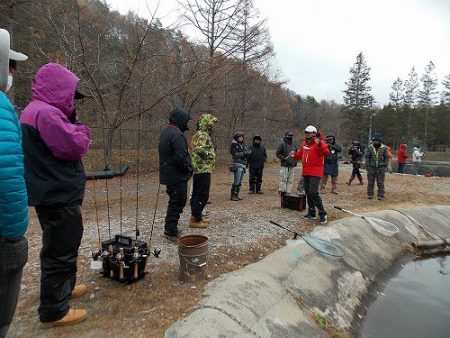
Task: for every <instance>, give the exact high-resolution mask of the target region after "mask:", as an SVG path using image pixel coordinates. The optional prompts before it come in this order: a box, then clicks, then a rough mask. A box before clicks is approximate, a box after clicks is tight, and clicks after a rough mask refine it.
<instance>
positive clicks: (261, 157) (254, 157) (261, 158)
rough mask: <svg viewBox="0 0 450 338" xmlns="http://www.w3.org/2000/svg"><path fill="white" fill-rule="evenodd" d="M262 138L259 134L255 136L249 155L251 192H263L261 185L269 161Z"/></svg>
mask: <svg viewBox="0 0 450 338" xmlns="http://www.w3.org/2000/svg"><path fill="white" fill-rule="evenodd" d="M261 141H262V138H261V136H259V135H256V136H253V144H252V146H251V147H250V155H249V157H248V165H249V176H250V181H249V186H250V187H249V189H250V190H249V193H250V194H262V193H263V192H262V191H261V185H262V177H263V170H264V163H265V162H267V153H266V148H265V147H263V146H262V145H261Z"/></svg>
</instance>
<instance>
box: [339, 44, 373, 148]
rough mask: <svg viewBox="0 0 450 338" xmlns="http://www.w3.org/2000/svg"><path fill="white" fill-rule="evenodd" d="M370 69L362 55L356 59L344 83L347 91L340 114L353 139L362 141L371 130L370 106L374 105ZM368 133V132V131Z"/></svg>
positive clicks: (345, 91)
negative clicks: (370, 84) (348, 77)
mask: <svg viewBox="0 0 450 338" xmlns="http://www.w3.org/2000/svg"><path fill="white" fill-rule="evenodd" d="M369 73H370V68H369V67H368V66H367V64H366V61H365V59H364V55H363V53H362V52H361V53H359V54H358V56H357V57H356V62H355V64H354V65H353V66H352V67H351V68H350V79H349V80H348V81H347V82H345V84H346V85H347V89H346V90H344V91H343V92H344V107H343V108H342V113H343V115H344V119H345V127H346V129H347V131H348V133H349V135H350V136H352V138H353V139H361V140H362V139H363V137H364V135H365V134H366V132H367V128H366V126H367V124H366V123H365V122H367V121H369V130H370V129H371V128H370V126H371V120H372V105H373V103H374V99H373V96H372V94H371V87H370V86H369V83H368V82H369V80H370V74H369ZM369 133H370V131H369Z"/></svg>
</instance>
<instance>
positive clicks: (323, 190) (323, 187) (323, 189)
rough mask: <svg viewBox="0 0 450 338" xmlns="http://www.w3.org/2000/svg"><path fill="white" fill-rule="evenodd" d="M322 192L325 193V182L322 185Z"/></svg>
mask: <svg viewBox="0 0 450 338" xmlns="http://www.w3.org/2000/svg"><path fill="white" fill-rule="evenodd" d="M320 192H321V193H324V192H325V186H324V185H323V184H322V185H321V186H320Z"/></svg>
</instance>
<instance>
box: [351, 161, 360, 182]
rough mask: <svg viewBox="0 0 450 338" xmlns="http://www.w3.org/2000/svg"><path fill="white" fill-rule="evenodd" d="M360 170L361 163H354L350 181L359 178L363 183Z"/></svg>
mask: <svg viewBox="0 0 450 338" xmlns="http://www.w3.org/2000/svg"><path fill="white" fill-rule="evenodd" d="M360 168H361V164H360V163H353V170H352V176H350V181H353V179H354V178H355V176H357V177H358V179H359V180H360V181H362V175H361V172H360V171H359V169H360Z"/></svg>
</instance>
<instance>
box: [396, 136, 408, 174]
mask: <svg viewBox="0 0 450 338" xmlns="http://www.w3.org/2000/svg"><path fill="white" fill-rule="evenodd" d="M407 158H409V156H408V154H407V153H406V144H404V143H403V144H400V149H399V151H398V153H397V160H398V170H397V172H398V173H399V174H403V170H404V169H405V165H406V159H407Z"/></svg>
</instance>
